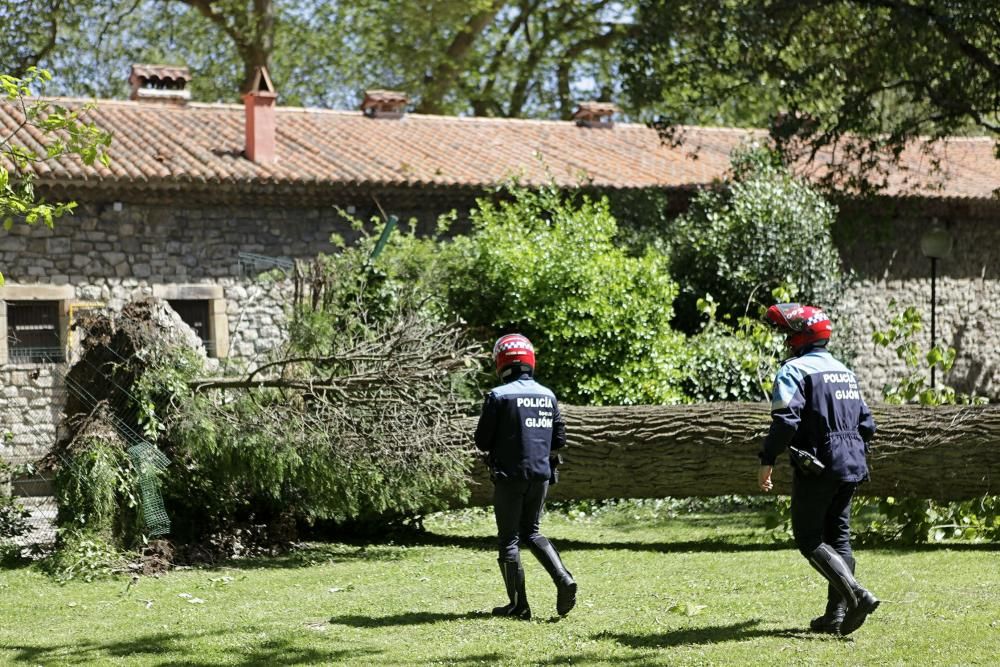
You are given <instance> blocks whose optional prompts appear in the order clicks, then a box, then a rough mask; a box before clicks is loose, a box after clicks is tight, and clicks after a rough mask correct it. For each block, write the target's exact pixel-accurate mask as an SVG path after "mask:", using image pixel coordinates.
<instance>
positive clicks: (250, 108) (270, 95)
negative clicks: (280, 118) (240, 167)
mask: <svg viewBox="0 0 1000 667" xmlns="http://www.w3.org/2000/svg"><path fill="white" fill-rule="evenodd" d="M277 99H278V94H277V93H276V92H274V84H273V83H271V77H270V75H269V74H268V73H267V68H266V67H260V66H258V67H256V68H255V69H254V76H253V83H252V84H251V86H250V90H248V91H247V92H246V94H245V95H243V109H244V111H245V116H246V126H245V130H246V131H245V136H246V148H245V152H246V156H247V158H249V159H250V160H251V161H253V162H256V163H257V164H272V163H274V161H275V119H274V105H275V102H276V101H277Z"/></svg>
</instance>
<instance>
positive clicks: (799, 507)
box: [792, 471, 858, 559]
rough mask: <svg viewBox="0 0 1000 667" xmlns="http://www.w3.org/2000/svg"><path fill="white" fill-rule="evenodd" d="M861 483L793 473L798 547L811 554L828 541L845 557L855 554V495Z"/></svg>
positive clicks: (793, 513) (795, 535)
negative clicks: (853, 506)
mask: <svg viewBox="0 0 1000 667" xmlns="http://www.w3.org/2000/svg"><path fill="white" fill-rule="evenodd" d="M857 487H858V484H857V482H844V481H841V480H838V479H828V478H826V477H823V476H820V477H806V476H804V475H802V474H801V473H799V472H798V471H796V472H795V474H794V475H793V476H792V535H793V536H794V538H795V546H797V547H798V548H799V551H800V552H802V555H803V556H805V557H806V558H808V557H809V554H811V553H812V552H813V551H815V550H816V548H817V547H819V545H820V544H822V543H824V542H825V543H826V544H828V545H830V547H831V548H833V550H834V551H836V552H837V553H838V554H840V556H841V557H842V558H844V559H850V558H853V554H852V553H851V498H852V497H854V491H855V489H857Z"/></svg>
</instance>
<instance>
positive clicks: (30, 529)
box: [0, 345, 170, 556]
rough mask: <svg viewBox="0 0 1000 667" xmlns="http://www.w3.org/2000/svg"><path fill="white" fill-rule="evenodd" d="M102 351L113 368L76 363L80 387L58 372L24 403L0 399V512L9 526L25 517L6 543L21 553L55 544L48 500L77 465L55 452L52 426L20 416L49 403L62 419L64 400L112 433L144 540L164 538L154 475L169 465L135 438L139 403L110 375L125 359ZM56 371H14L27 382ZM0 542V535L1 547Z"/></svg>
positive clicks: (52, 501) (56, 434) (165, 525)
mask: <svg viewBox="0 0 1000 667" xmlns="http://www.w3.org/2000/svg"><path fill="white" fill-rule="evenodd" d="M100 347H101V350H102V352H103V357H104V358H105V359H111V360H112V363H110V364H103V365H102V366H97V365H95V364H93V362H91V361H90V357H88V356H84V357H81V358H80V359H77V360H76V361H77V362H78V363H79V364H82V365H83V366H84V371H85V374H86V375H88V379H87V381H86V382H82V381H81V380H80V379H79V377H78V374H76V373H69V372H65V370H62V372H59V373H58V375H59V377H58V378H54V382H53V383H52V386H51V387H50V390H49V391H47V392H38V394H39V395H37V396H33V397H32V398H28V399H25V398H17V399H13V400H4V401H0V434H5V438H4V439H5V447H4V450H9V451H4V452H3V454H4V456H3V458H4V459H5V460H6V462H7V464H8V466H9V468H6V469H5V470H4V471H3V472H2V473H0V493H5V494H7V495H10V496H13V501H14V505H13V507H12V508H11V507H8V508H4V507H3V506H2V505H0V512H7V513H8V521H9V520H10V518H11V513H24V514H26V516H25V517H23V518H24V519H26V521H18V523H19V524H20V525H21V527H22V528H24V527H25V526H24V525H23V524H25V523H26V530H23V531H21V532H20V533H19V534H16V535H14V536H13V537H10V538H6V539H7V541H8V542H10V543H12V544H13V545H15V546H16V547H17V548H19V549H20V550H21V553H22V554H23V555H27V556H31V555H37V554H43V553H45V552H46V551H48V550H50V549H51V547H52V546H53V545H54V543H55V540H56V524H55V521H56V517H57V514H58V504H57V502H56V498H55V496H54V490H55V484H54V482H55V470H56V469H57V468H65V467H66V466H72V465H77V463H76V461H75V460H73V459H72V458H71V457H68V456H65V455H64V454H61V453H60V452H59V451H57V450H56V449H55V445H56V443H57V441H58V440H59V438H62V437H65V434H64V433H61V432H60V430H61V429H57V428H56V425H55V423H53V424H52V426H53V428H52V430H51V432H47V431H45V430H44V429H43V427H42V426H41V425H39V424H35V425H30V424H27V425H26V424H25V410H26V407H29V406H30V404H31V402H32V401H35V402H49V403H50V404H51V406H50V408H49V409H50V412H49V414H51V415H53V416H57V417H58V416H59V415H61V414H62V412H63V409H64V406H67V404H68V403H67V401H69V402H70V403H71V404H72V405H73V406H74V408H75V410H76V411H77V412H78V413H81V412H82V413H88V412H89V413H92V414H97V413H99V414H100V417H99V419H100V420H101V421H102V423H103V424H104V425H105V426H108V427H110V430H109V433H111V432H113V434H114V437H117V438H118V439H120V441H121V443H122V445H123V447H124V449H125V452H126V454H127V456H128V459H129V463H130V465H131V467H132V469H133V471H134V472H135V476H136V479H137V487H138V488H137V489H136V492H137V495H138V497H139V498H140V500H141V503H140V504H141V511H142V514H143V519H144V522H145V524H146V534H147V535H148V536H150V537H155V536H157V535H162V534H165V533H167V532H169V529H170V524H169V519H168V518H167V514H166V512H165V509H164V507H163V500H162V497H161V496H160V493H159V476H158V472H159V471H160V470H162V469H164V468H165V467H166V465H167V459H166V457H165V456H164V455H163V453H162V452H160V451H159V449H158V448H157V447H156V446H155V445H153V444H151V443H150V442H149V441H148V440H147V439H146V438H144V437H143V435H142V434H141V433H140V432H139V429H138V427H137V423H138V419H137V415H136V412H137V409H138V408H137V406H138V400H137V399H136V397H135V396H133V395H132V394H131V393H130V391H129V389H128V388H127V387H124V386H121V385H120V384H119V382H120V381H119V380H117V379H116V377H115V374H114V371H113V369H114V367H115V366H116V365H117V364H116V362H124V361H126V360H125V359H122V358H121V357H119V356H118V355H117V352H115V350H114V349H112V348H111V347H108V346H106V345H105V346H100ZM12 361H13V360H12ZM55 368H58V369H66V368H67V366H66V365H62V364H61V365H58V366H51V367H46V366H42V365H38V364H37V363H35V364H32V365H28V366H23V367H21V368H20V369H18V371H17V372H19V373H21V374H23V375H25V376H31V375H32V374H33V373H35V374H36V375H37V374H40V373H41V372H42V370H43V369H44V370H45V371H46V372H50V373H51V372H53V369H55ZM22 389H23V388H22ZM52 421H53V422H56V421H61V420H59V419H54V420H52ZM31 426H34V430H32V429H31ZM10 429H15V431H16V432H12V431H10ZM0 524H3V517H0ZM4 539H5V538H4V537H3V535H0V541H3V540H4Z"/></svg>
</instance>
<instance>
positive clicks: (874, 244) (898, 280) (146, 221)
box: [0, 199, 1000, 461]
mask: <svg viewBox="0 0 1000 667" xmlns="http://www.w3.org/2000/svg"><path fill="white" fill-rule="evenodd" d="M344 205H346V203H345V204H344ZM454 205H455V202H454V201H452V202H449V201H447V200H442V199H437V200H434V201H433V202H432V203H429V204H428V205H426V206H425V208H424V209H420V208H419V207H415V208H414V207H411V208H410V209H403V208H402V207H398V206H397V207H394V208H393V209H391V210H394V211H397V212H399V211H401V210H405V211H406V214H407V215H410V214H416V215H418V216H419V217H420V218H421V220H422V221H423V225H424V226H429V224H430V223H429V221H430V220H432V219H433V217H434V216H433V214H432V213H430V212H429V211H430V209H432V208H433V209H436V210H440V211H446V210H449V209H450V208H453V207H454ZM357 210H358V215H359V217H366V216H367V215H368V214H370V213H371V211H372V206H371V203H370V199H369V200H368V201H367V203H361V204H359V205H358V208H357ZM401 217H402V216H401ZM934 218H937V219H939V220H941V221H943V222H945V223H947V225H948V226H949V229H950V231H951V232H952V234H953V235H954V238H955V248H954V253H953V255H952V257H951V258H949V259H947V260H942V261H940V262H939V267H938V277H939V279H938V282H937V293H938V296H937V299H938V307H937V316H938V317H937V322H938V326H937V332H938V334H937V339H938V342H939V343H940V344H946V345H952V346H954V347H956V348H958V349H959V358H958V362H957V363H956V365H955V368H954V369H953V370H952V371H951V373H949V374H948V376H947V377H946V378H944V380H945V381H947V382H948V383H950V384H953V385H955V386H956V387H958V388H959V389H961V390H963V391H976V392H979V393H985V394H987V395H989V396H991V397H992V398H997V397H998V395H1000V346H998V345H997V344H996V340H995V337H994V333H993V329H994V326H995V325H996V323H997V317H996V315H995V313H997V312H998V311H1000V242H998V241H1000V203H991V202H985V203H983V202H980V203H978V204H971V203H968V202H949V203H938V204H933V205H929V204H926V203H921V202H909V203H907V202H904V203H899V202H881V203H880V204H879V205H877V206H871V207H857V206H854V207H852V206H850V205H842V208H841V220H840V222H839V223H838V227H837V239H838V245H839V247H840V249H841V252H842V255H843V258H844V261H845V265H846V266H847V267H848V268H849V269H850V270H852V271H853V272H854V278H853V280H852V283H851V286H850V287H849V288H848V289H847V290H846V291H845V294H844V299H843V302H842V304H841V306H840V308H839V311H840V312H839V316H838V320H839V321H838V322H837V323H836V324H837V330H838V333H839V336H840V337H841V339H842V342H843V343H845V345H844V346H845V347H846V348H849V349H851V350H852V351H853V353H854V355H855V358H854V362H853V363H854V367H855V369H856V370H857V372H858V374H859V376H860V377H861V379H862V382H863V385H864V387H865V389H866V392H867V395H868V396H869V398H871V399H877V398H878V397H879V396H880V390H881V387H882V385H883V384H885V383H886V382H889V381H891V380H894V379H896V378H898V377H900V376H901V375H902V374H903V373H904V372H905V369H904V368H903V366H902V363H901V362H900V361H899V360H898V359H897V358H896V356H895V354H894V353H893V352H892V351H891V350H887V349H876V348H875V347H874V346H873V344H872V343H871V342H870V335H871V331H872V330H873V329H875V328H880V329H881V328H885V326H886V322H887V319H888V318H889V317H890V316H891V315H892V314H893V312H895V311H893V310H891V309H890V307H889V302H890V300H891V299H895V300H896V301H897V302H898V303H899V304H900V307H903V306H907V305H914V306H917V307H918V308H920V309H921V311H923V313H924V314H925V316H927V317H928V318H929V313H930V263H929V260H927V259H926V258H924V257H923V256H922V255H921V254H920V249H919V241H920V236H921V234H922V233H923V232H924V231H925V230H926V229H928V228H929V226H930V224H931V221H932V219H934ZM332 233H338V234H340V235H342V236H343V237H345V238H346V239H347V240H348V241H350V240H351V239H352V238H353V237H354V235H355V234H356V233H357V232H355V231H354V230H353V229H352V228H351V227H350V225H348V224H347V223H346V222H345V221H344V220H343V219H342V218H341V216H340V214H339V213H338V212H337V210H336V209H335V208H334V207H333V206H329V205H327V206H322V207H320V206H315V207H313V206H302V207H301V208H295V207H287V206H265V207H257V208H255V207H253V206H249V205H238V204H233V205H216V206H204V205H196V204H191V205H188V206H179V205H173V206H167V205H149V204H135V203H125V204H123V205H121V206H120V207H119V206H115V205H112V204H110V203H109V204H100V205H98V204H84V205H82V206H81V207H80V209H79V210H78V211H77V213H76V214H75V215H74V216H73V217H71V218H66V219H63V220H59V221H58V222H57V224H56V226H55V227H54V228H53V229H48V228H45V227H38V226H36V227H31V228H29V227H27V226H25V225H15V226H14V227H13V228H12V229H11V230H10V231H9V232H4V231H0V268H2V270H3V272H4V274H5V275H6V277H7V280H8V282H9V283H10V284H11V285H15V286H17V285H22V286H23V285H34V284H39V285H55V286H60V285H61V286H68V287H69V288H70V289H71V292H72V296H71V297H70V298H68V299H67V305H72V304H76V303H79V304H84V303H88V304H89V303H99V304H104V305H107V306H109V307H111V308H113V309H118V308H121V306H122V305H123V304H124V303H126V302H127V301H129V300H130V299H132V298H133V297H135V296H139V295H145V294H152V293H154V292H155V291H157V290H162V289H179V288H183V287H185V286H187V287H190V286H215V289H216V290H218V289H219V288H221V294H222V299H221V300H220V302H221V303H220V306H221V307H222V308H223V310H224V315H225V323H226V324H225V326H226V329H227V333H228V343H227V345H226V348H227V349H226V350H223V351H220V356H228V357H229V359H230V360H229V361H226V362H224V363H243V362H245V361H248V362H251V363H252V361H253V360H255V359H258V358H261V357H263V356H264V355H266V354H267V353H268V352H269V351H271V350H273V349H274V348H275V346H277V345H280V344H281V342H282V341H283V339H284V327H283V325H282V318H283V316H284V312H285V311H284V309H285V307H286V304H287V303H288V300H289V294H290V290H289V287H290V284H289V281H281V280H278V281H270V282H264V281H259V280H256V273H257V272H258V271H259V270H260V269H262V268H265V267H260V266H258V267H252V266H250V267H248V266H247V265H246V264H242V263H241V262H240V253H252V254H254V255H260V256H268V257H276V258H284V259H294V258H302V259H307V258H311V257H313V256H315V254H316V253H317V252H321V251H331V250H332V247H331V245H330V243H329V238H330V235H331V234H332ZM161 293H162V292H161ZM929 329H930V327H929V321H928V322H927V326H926V327H925V330H924V332H923V339H924V341H925V343H926V344H929V336H930V331H929ZM65 369H66V367H65V365H63V364H18V365H13V364H6V365H0V434H3V433H4V432H5V431H7V432H10V434H11V437H10V438H8V439H7V440H6V442H4V444H3V445H2V447H3V449H2V450H0V455H2V456H3V458H5V459H8V460H10V459H14V460H18V461H25V460H30V459H32V458H34V457H36V456H38V455H40V454H42V453H44V452H45V451H47V449H48V448H49V447H50V446H51V444H52V443H53V442H54V440H55V437H56V424H57V423H58V420H59V415H60V412H61V409H62V404H63V400H64V397H65V391H66V390H65V387H64V386H63V384H62V381H61V378H62V375H63V373H64V372H65Z"/></svg>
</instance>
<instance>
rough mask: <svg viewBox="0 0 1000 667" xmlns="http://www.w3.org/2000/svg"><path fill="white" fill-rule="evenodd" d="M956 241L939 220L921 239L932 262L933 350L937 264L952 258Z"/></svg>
mask: <svg viewBox="0 0 1000 667" xmlns="http://www.w3.org/2000/svg"><path fill="white" fill-rule="evenodd" d="M953 245H954V239H953V238H952V236H951V234H949V233H948V230H947V229H945V228H944V227H943V226H942V225H941V223H940V222H939V221H938V219H937V218H933V219H932V220H931V228H930V229H928V230H927V231H926V232H924V235H923V236H921V237H920V252H922V253H923V255H924V257H927V258H929V259H930V260H931V349H933V348H934V347H936V346H937V318H936V311H937V263H938V260H939V259H946V258H948V257H950V256H951V248H952V246H953ZM936 369H937V364H934V365H932V366H931V389H933V388H934V371H935V370H936Z"/></svg>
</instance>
